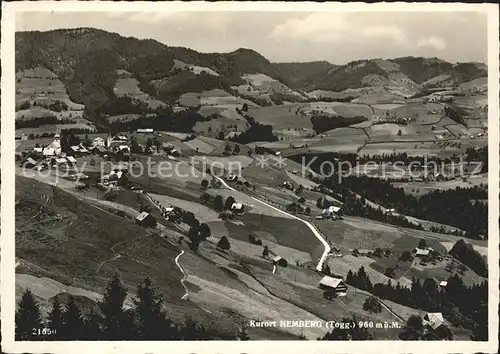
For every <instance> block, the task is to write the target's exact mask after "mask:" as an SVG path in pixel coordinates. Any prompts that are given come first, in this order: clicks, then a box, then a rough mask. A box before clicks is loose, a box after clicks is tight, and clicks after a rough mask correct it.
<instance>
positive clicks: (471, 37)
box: [16, 11, 487, 64]
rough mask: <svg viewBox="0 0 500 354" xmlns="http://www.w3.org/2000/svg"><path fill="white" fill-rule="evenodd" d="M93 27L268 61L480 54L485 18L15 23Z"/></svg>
mask: <svg viewBox="0 0 500 354" xmlns="http://www.w3.org/2000/svg"><path fill="white" fill-rule="evenodd" d="M77 27H94V28H99V29H103V30H106V31H110V32H116V33H118V34H121V35H123V36H131V37H136V38H141V39H142V38H152V39H156V40H158V41H159V42H162V43H164V44H166V45H169V46H182V47H188V48H192V49H194V50H197V51H200V52H231V51H233V50H236V49H238V48H250V49H253V50H256V51H257V52H259V53H261V54H262V55H263V56H265V57H266V58H267V59H269V60H270V61H273V62H304V61H318V60H327V61H329V62H331V63H334V64H344V63H347V62H349V61H353V60H359V59H372V58H383V59H390V58H396V57H402V56H423V57H438V58H441V59H444V60H447V61H450V62H454V63H455V62H467V61H475V62H483V63H486V61H487V59H486V58H487V19H486V15H485V14H484V13H483V14H482V13H475V12H313V13H304V12H241V11H240V12H221V11H212V12H192V11H188V12H168V13H163V12H154V13H153V12H133V13H132V12H65V13H62V12H52V13H49V12H24V13H18V14H17V17H16V30H17V31H29V30H40V31H46V30H51V29H59V28H77Z"/></svg>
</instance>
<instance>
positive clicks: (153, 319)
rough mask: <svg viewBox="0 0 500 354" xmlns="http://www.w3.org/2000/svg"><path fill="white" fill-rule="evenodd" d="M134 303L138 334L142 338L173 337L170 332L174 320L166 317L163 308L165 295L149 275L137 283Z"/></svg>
mask: <svg viewBox="0 0 500 354" xmlns="http://www.w3.org/2000/svg"><path fill="white" fill-rule="evenodd" d="M134 304H135V309H134V315H135V321H136V325H137V335H138V337H139V338H140V339H146V340H155V339H169V338H171V337H172V333H169V332H170V331H171V325H172V321H170V320H168V319H167V318H166V317H165V313H164V312H163V310H162V306H163V296H162V295H161V294H159V293H158V291H157V289H155V287H154V286H153V283H152V281H151V279H150V278H149V277H148V278H146V279H144V281H143V282H142V283H141V284H139V285H137V293H136V298H135V300H134Z"/></svg>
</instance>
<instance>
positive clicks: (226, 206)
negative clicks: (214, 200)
mask: <svg viewBox="0 0 500 354" xmlns="http://www.w3.org/2000/svg"><path fill="white" fill-rule="evenodd" d="M234 203H236V200H235V199H234V198H233V197H232V196H229V197H227V199H226V202H225V203H224V209H226V210H231V207H232V206H233V204H234Z"/></svg>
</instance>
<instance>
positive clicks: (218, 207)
mask: <svg viewBox="0 0 500 354" xmlns="http://www.w3.org/2000/svg"><path fill="white" fill-rule="evenodd" d="M223 208H224V199H223V198H222V196H221V195H216V196H215V198H214V209H215V211H222V209H223Z"/></svg>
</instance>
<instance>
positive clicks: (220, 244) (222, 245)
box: [217, 236, 231, 250]
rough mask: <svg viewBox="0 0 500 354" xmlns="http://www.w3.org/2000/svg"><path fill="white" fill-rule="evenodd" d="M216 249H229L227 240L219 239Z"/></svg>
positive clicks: (224, 237) (225, 238)
mask: <svg viewBox="0 0 500 354" xmlns="http://www.w3.org/2000/svg"><path fill="white" fill-rule="evenodd" d="M217 248H220V249H222V250H229V249H230V248H231V245H230V244H229V240H228V239H227V237H226V236H222V237H221V239H220V240H219V242H218V243H217Z"/></svg>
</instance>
